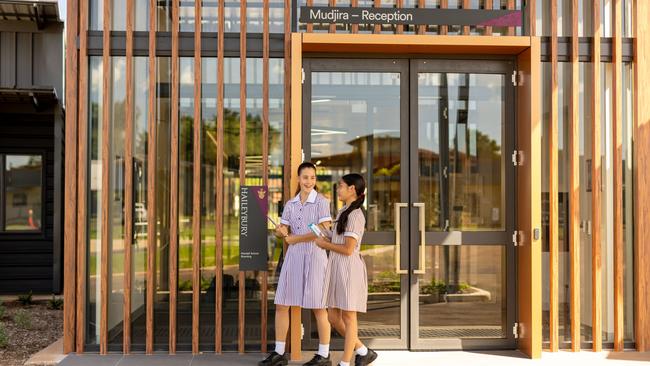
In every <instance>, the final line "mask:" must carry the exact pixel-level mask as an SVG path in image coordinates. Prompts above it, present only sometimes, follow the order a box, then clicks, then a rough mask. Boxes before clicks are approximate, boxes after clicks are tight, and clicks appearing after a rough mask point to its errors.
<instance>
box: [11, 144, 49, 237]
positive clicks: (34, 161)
mask: <svg viewBox="0 0 650 366" xmlns="http://www.w3.org/2000/svg"><path fill="white" fill-rule="evenodd" d="M0 157H2V156H0ZM0 161H2V160H0ZM2 174H4V181H3V192H0V194H2V195H3V196H4V202H5V207H4V223H2V224H3V228H4V231H40V230H41V225H42V223H41V217H42V214H41V213H42V208H43V202H42V196H43V193H42V192H43V181H42V180H43V179H42V177H43V156H42V155H13V154H11V155H5V156H4V167H3V169H2Z"/></svg>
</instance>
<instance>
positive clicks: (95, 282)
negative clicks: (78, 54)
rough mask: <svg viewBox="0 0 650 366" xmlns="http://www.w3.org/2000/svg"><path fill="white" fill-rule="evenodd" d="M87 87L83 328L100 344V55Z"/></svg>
mask: <svg viewBox="0 0 650 366" xmlns="http://www.w3.org/2000/svg"><path fill="white" fill-rule="evenodd" d="M89 58H90V61H89V63H90V65H89V70H88V71H89V77H88V82H89V84H90V85H89V86H90V87H89V90H88V93H89V95H88V132H89V135H88V137H87V138H88V163H87V164H88V165H87V168H86V169H87V171H88V181H87V182H86V184H87V187H86V189H87V192H88V203H87V205H88V206H87V215H88V216H87V221H86V222H87V225H88V226H87V228H86V233H87V234H86V235H87V236H88V245H87V252H86V258H87V266H86V297H87V298H86V317H85V318H86V330H85V336H86V339H85V343H86V344H88V345H97V344H99V321H100V311H99V310H100V309H99V304H100V301H101V298H100V285H101V284H100V278H99V276H98V274H99V269H100V264H101V262H102V260H103V258H101V245H102V243H101V235H100V233H101V225H102V217H101V201H100V198H101V189H102V187H101V181H102V179H101V174H102V170H101V158H102V156H101V146H102V144H104V143H106V142H105V141H104V136H102V128H101V116H102V113H103V104H102V103H101V101H102V94H103V86H102V75H103V70H102V58H101V57H97V56H91V57H89Z"/></svg>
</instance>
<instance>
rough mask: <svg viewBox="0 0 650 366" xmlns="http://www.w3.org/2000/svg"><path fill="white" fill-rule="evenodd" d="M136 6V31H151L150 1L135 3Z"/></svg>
mask: <svg viewBox="0 0 650 366" xmlns="http://www.w3.org/2000/svg"><path fill="white" fill-rule="evenodd" d="M133 5H134V6H135V25H134V27H135V30H136V31H147V30H149V1H134V2H133Z"/></svg>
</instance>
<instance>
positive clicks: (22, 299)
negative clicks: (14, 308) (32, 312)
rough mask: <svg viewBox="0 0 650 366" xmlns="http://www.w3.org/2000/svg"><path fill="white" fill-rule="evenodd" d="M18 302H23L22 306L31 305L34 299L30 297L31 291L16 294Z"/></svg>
mask: <svg viewBox="0 0 650 366" xmlns="http://www.w3.org/2000/svg"><path fill="white" fill-rule="evenodd" d="M18 302H20V303H21V304H23V306H27V305H32V304H33V303H34V300H33V299H32V292H31V291H29V293H27V294H23V295H20V296H18Z"/></svg>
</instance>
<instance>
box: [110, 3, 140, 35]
mask: <svg viewBox="0 0 650 366" xmlns="http://www.w3.org/2000/svg"><path fill="white" fill-rule="evenodd" d="M135 2H142V1H137V0H136V1H135ZM145 2H146V1H145ZM112 3H113V4H112V5H113V9H112V11H113V12H112V14H111V20H112V22H113V25H112V28H111V30H114V31H125V30H126V0H112Z"/></svg>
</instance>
